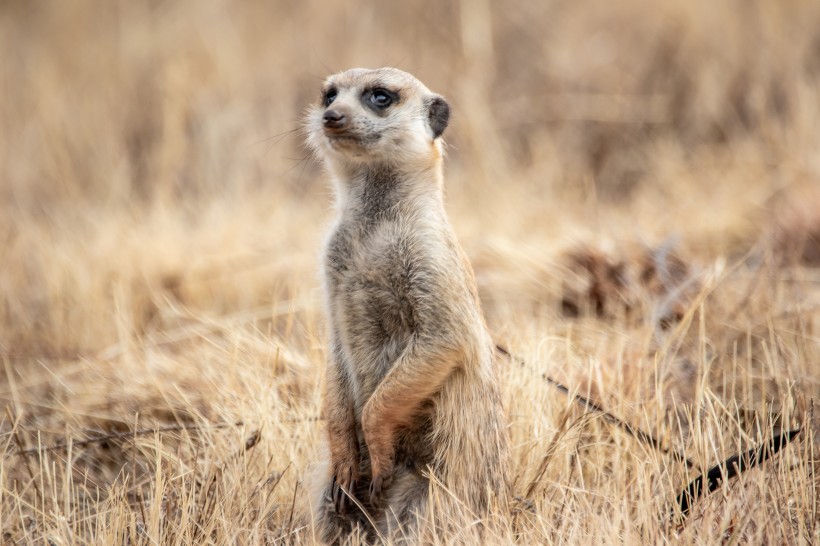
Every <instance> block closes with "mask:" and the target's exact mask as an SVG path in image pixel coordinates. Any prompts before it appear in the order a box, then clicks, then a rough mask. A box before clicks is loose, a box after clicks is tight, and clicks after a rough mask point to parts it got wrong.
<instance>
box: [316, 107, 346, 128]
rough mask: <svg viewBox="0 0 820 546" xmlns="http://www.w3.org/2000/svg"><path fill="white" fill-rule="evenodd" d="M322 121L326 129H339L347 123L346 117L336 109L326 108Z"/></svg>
mask: <svg viewBox="0 0 820 546" xmlns="http://www.w3.org/2000/svg"><path fill="white" fill-rule="evenodd" d="M322 122H323V123H324V125H325V127H327V128H328V129H341V128H342V127H344V126H345V125H347V117H346V116H345V115H344V114H342V113H341V112H337V111H336V110H328V111H327V112H325V115H324V116H322Z"/></svg>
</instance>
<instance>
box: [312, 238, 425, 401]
mask: <svg viewBox="0 0 820 546" xmlns="http://www.w3.org/2000/svg"><path fill="white" fill-rule="evenodd" d="M426 261H427V257H426V256H425V253H424V252H420V251H419V248H418V247H417V244H416V242H415V241H414V239H413V238H412V237H409V236H407V235H406V234H405V232H404V231H403V230H402V229H401V227H400V226H396V225H392V224H384V225H381V226H376V227H371V228H370V229H366V230H363V229H356V228H353V227H350V226H345V225H344V224H342V225H340V226H339V227H338V228H337V230H336V231H335V232H334V234H333V235H332V236H331V238H330V239H329V241H328V246H327V256H326V263H325V274H326V286H327V300H328V301H327V303H328V307H329V310H330V318H331V322H332V326H333V327H334V328H335V329H336V331H337V333H338V335H339V337H340V340H341V342H342V345H343V347H344V348H345V352H347V353H348V355H349V357H350V358H349V359H348V360H349V361H351V362H352V365H353V366H354V367H355V368H356V369H355V370H351V371H353V372H354V375H356V376H358V377H362V378H365V379H363V380H364V381H365V382H367V381H369V380H371V379H372V380H375V381H377V380H378V378H380V377H381V376H383V375H384V374H385V373H386V372H387V371H388V370H389V367H390V365H391V364H392V363H393V362H394V361H395V359H396V358H397V357H398V356H399V355H400V354H401V351H402V350H403V349H404V347H405V346H406V344H407V342H408V341H409V339H410V337H411V336H412V335H413V332H414V331H415V329H416V327H417V324H416V320H417V317H416V305H417V295H418V293H419V291H420V290H424V287H423V286H422V285H421V282H422V277H423V276H422V275H420V273H421V272H422V271H423V270H424V269H425V268H426V267H427V263H426ZM365 368H367V369H365ZM364 387H365V390H369V389H367V386H366V385H364Z"/></svg>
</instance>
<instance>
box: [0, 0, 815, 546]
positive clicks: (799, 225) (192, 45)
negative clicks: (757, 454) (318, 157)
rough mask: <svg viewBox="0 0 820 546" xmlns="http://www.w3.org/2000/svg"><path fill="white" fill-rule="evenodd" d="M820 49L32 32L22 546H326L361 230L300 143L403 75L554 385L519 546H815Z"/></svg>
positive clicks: (405, 31) (458, 208) (707, 17)
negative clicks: (346, 327)
mask: <svg viewBox="0 0 820 546" xmlns="http://www.w3.org/2000/svg"><path fill="white" fill-rule="evenodd" d="M818 28H820V4H818V3H817V2H814V1H811V0H789V1H786V2H784V1H777V0H761V1H759V2H753V3H749V2H745V1H740V0H732V1H727V2H724V3H719V4H715V3H714V2H710V1H708V0H691V1H683V0H673V1H670V2H665V3H651V2H644V1H639V0H625V1H621V2H605V1H603V0H592V1H591V2H569V3H546V2H529V3H524V4H521V3H518V2H512V1H506V0H504V1H501V2H493V3H490V2H489V1H488V0H482V1H467V0H463V1H462V2H460V3H458V2H456V3H446V2H437V3H431V2H423V1H421V0H407V1H404V2H400V3H390V4H386V3H370V2H364V1H356V2H346V3H341V2H339V3H334V4H333V5H331V4H330V3H320V2H318V1H315V0H314V1H306V2H301V3H293V2H284V1H274V2H237V3H223V2H217V1H215V0H201V1H196V2H195V1H192V0H189V1H181V2H107V3H104V4H101V3H98V2H90V1H76V2H50V3H33V2H27V1H25V0H17V1H10V2H5V3H3V5H2V6H0V52H2V53H0V97H2V100H0V165H2V170H0V263H1V264H2V265H1V266H0V362H2V370H3V371H2V372H0V377H1V378H2V380H0V397H2V405H3V406H4V407H5V411H4V412H3V413H2V416H0V440H1V441H2V448H3V455H2V457H3V458H2V463H0V535H2V540H3V542H4V543H9V544H43V543H48V544H88V543H94V544H126V543H128V544H137V543H139V544H155V543H161V544H180V545H183V544H227V543H238V544H251V543H253V544H258V543H276V542H287V543H294V544H303V543H308V544H310V543H313V542H314V535H313V533H312V531H311V529H310V525H309V520H308V519H307V518H306V517H305V515H304V514H305V510H306V507H307V499H306V497H305V495H303V492H304V491H305V489H306V483H307V480H308V477H309V474H310V467H311V465H312V464H313V463H314V462H315V461H317V460H318V459H319V458H320V456H321V455H320V454H321V443H322V441H323V428H322V423H321V419H320V415H319V400H320V393H321V384H322V370H323V361H324V354H325V335H324V331H323V320H324V319H323V316H322V308H321V296H320V293H319V280H318V274H317V270H318V260H317V256H318V253H319V248H320V245H321V240H322V236H323V233H324V230H325V226H326V225H327V222H328V221H329V216H330V213H329V210H330V199H331V198H330V195H329V191H328V190H327V185H326V180H325V177H324V175H323V174H322V173H321V171H320V169H319V168H318V166H317V164H316V163H315V162H314V161H313V160H311V159H307V158H306V157H305V154H306V152H305V151H304V149H303V147H302V145H301V137H300V135H299V134H298V130H297V129H298V126H299V125H298V119H299V117H300V115H301V111H302V110H303V108H304V107H305V106H306V105H307V104H308V103H309V102H311V101H313V100H315V99H316V98H317V96H318V91H317V90H318V85H319V82H320V81H321V79H322V78H323V77H324V76H325V75H326V74H327V73H329V72H331V71H336V70H340V69H344V68H348V67H350V66H382V65H395V66H398V67H400V68H404V69H406V70H408V71H410V72H413V73H414V74H416V75H417V76H418V77H419V78H420V79H422V80H423V81H425V82H426V83H427V84H428V85H429V86H430V87H431V88H432V89H434V90H436V91H439V92H442V93H444V94H445V95H446V96H447V97H448V98H449V99H450V101H451V103H452V106H453V109H454V118H453V123H452V126H451V127H450V129H449V130H448V133H447V135H446V136H447V141H448V145H449V152H448V156H449V157H448V159H447V164H446V170H447V188H448V208H449V210H450V214H451V217H452V220H453V223H454V225H455V226H456V229H457V231H458V232H459V235H460V237H461V240H462V243H463V245H464V246H465V249H466V250H467V252H468V254H469V255H470V257H471V259H472V260H473V263H474V266H475V269H476V273H477V276H478V279H479V282H480V290H481V296H482V300H483V302H484V306H485V312H486V315H487V319H488V322H489V324H490V327H491V329H492V330H493V333H494V335H495V337H496V339H497V341H499V342H500V343H502V344H504V345H505V346H507V347H508V348H509V349H510V350H511V351H512V352H513V353H515V354H516V355H519V356H520V357H521V358H523V360H524V361H525V362H526V365H524V366H519V365H514V364H511V363H507V362H503V361H502V364H501V365H503V366H504V369H505V385H504V393H505V398H506V400H507V403H508V409H509V414H510V421H511V434H512V437H513V440H514V446H515V469H514V474H515V476H516V484H515V490H516V491H515V492H516V494H517V495H520V496H527V500H528V501H530V502H531V503H532V506H533V508H532V510H525V511H524V512H523V513H521V514H519V516H518V517H517V518H516V521H515V526H514V527H513V528H512V529H511V530H510V531H509V533H508V534H506V535H503V536H497V537H490V538H491V539H492V541H493V542H499V543H507V542H512V541H517V542H519V543H521V544H529V543H566V544H575V543H584V544H597V543H601V544H609V543H612V542H624V543H649V544H655V543H659V542H667V541H675V542H682V543H692V544H716V543H724V542H725V543H732V544H734V543H753V544H761V543H816V542H817V541H818V540H820V526H819V525H818V507H817V500H816V497H817V492H818V478H817V475H816V471H817V469H818V464H817V449H818V443H817V440H816V432H817V417H815V414H814V411H813V409H814V407H813V399H814V398H816V396H817V394H818V388H819V386H820V326H819V325H818V320H819V319H820V269H818V266H820V257H818V256H820V243H819V242H818V240H820V212H818V211H820V189H819V188H820V154H819V153H818V150H820V131H818V127H820V62H818V59H820V33H818V30H817V29H818ZM543 373H547V374H549V375H551V376H553V377H555V378H556V379H558V380H560V381H561V382H563V383H564V384H566V385H569V386H571V387H572V388H573V389H576V390H577V392H578V393H580V394H583V395H585V396H590V397H592V398H593V399H595V400H596V401H598V402H599V403H601V404H602V405H603V406H605V407H606V408H607V409H608V410H609V411H611V412H613V413H615V414H617V415H619V416H621V417H623V418H624V419H626V420H627V421H629V422H630V423H632V424H633V425H635V426H639V427H641V428H642V429H644V430H646V431H650V432H652V433H653V434H655V435H656V436H658V437H659V438H661V439H662V441H663V442H664V443H665V445H667V446H669V447H671V448H674V449H678V450H683V451H685V452H686V454H687V455H688V457H689V458H691V459H692V460H693V461H694V462H695V464H696V467H697V468H695V469H687V468H686V466H685V465H684V464H682V463H681V462H679V461H676V460H675V459H674V458H671V457H668V456H665V455H663V454H661V453H659V452H658V451H656V450H654V449H652V448H650V447H647V446H646V445H643V444H641V443H639V442H637V441H636V440H635V439H634V438H632V437H630V436H629V435H627V434H625V433H623V432H622V431H620V430H619V429H618V428H617V427H613V426H612V425H609V424H607V423H606V422H605V421H604V420H603V419H602V418H601V417H600V416H599V415H596V414H594V413H589V412H587V411H584V410H583V408H580V407H579V406H577V405H576V404H574V403H573V402H572V400H570V399H568V398H567V397H566V396H564V395H563V394H561V393H560V392H558V391H556V390H555V389H553V388H551V387H550V386H549V385H548V384H546V383H545V382H544V381H542V379H541V375H542V374H543ZM798 425H803V426H804V427H805V428H804V431H803V434H802V435H801V436H800V437H799V438H798V439H797V440H796V441H795V442H794V443H793V444H792V445H790V446H789V447H788V448H786V449H785V450H784V451H783V452H782V453H781V454H779V455H778V456H776V457H774V458H773V459H772V460H770V461H768V462H766V463H765V464H763V465H762V466H761V467H759V468H757V469H754V470H752V471H749V472H747V473H744V474H743V475H742V476H740V478H739V479H737V480H735V481H733V482H731V483H730V484H725V485H724V486H723V487H722V488H721V489H720V490H719V491H718V492H716V493H715V494H713V495H711V496H710V497H708V498H707V499H705V500H703V501H701V502H699V503H697V505H696V506H695V508H694V510H693V514H692V516H691V517H690V518H689V520H688V521H687V523H686V525H685V526H683V527H680V528H675V527H670V526H669V525H667V519H666V517H665V516H666V514H667V511H668V510H669V508H670V506H671V504H672V503H673V501H674V497H675V495H676V494H677V493H678V492H680V490H681V489H682V488H683V487H684V486H685V485H686V484H687V483H688V481H689V480H690V479H692V478H693V477H694V476H695V475H696V474H697V473H699V472H700V471H701V470H702V469H703V468H706V467H708V466H711V465H712V464H715V463H717V462H718V461H720V460H723V459H725V458H726V457H728V456H729V455H731V454H733V453H736V452H738V451H741V450H745V449H749V448H750V447H752V446H754V445H758V444H760V442H762V441H763V439H764V438H765V437H766V436H768V435H770V434H771V431H772V430H773V429H778V428H781V427H790V428H793V427H796V426H798ZM151 431H156V432H151ZM99 436H108V439H107V440H99ZM88 439H91V440H92V441H90V442H84V440H88ZM49 447H55V449H48V448H49ZM20 450H34V452H33V453H27V454H19V453H18V451H20Z"/></svg>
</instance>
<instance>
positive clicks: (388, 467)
mask: <svg viewBox="0 0 820 546" xmlns="http://www.w3.org/2000/svg"><path fill="white" fill-rule="evenodd" d="M362 431H363V432H364V441H365V443H366V444H367V450H368V452H369V454H370V469H371V481H370V503H371V504H372V505H376V504H378V501H379V498H380V497H381V492H382V489H383V488H385V487H387V485H388V484H389V479H390V476H391V475H392V473H393V455H394V453H393V452H394V448H393V434H392V432H391V431H390V430H389V428H387V427H385V426H384V425H383V424H382V426H376V425H375V424H374V419H373V413H372V412H368V411H365V414H364V416H363V419H362Z"/></svg>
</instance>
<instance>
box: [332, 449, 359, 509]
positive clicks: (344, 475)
mask: <svg viewBox="0 0 820 546" xmlns="http://www.w3.org/2000/svg"><path fill="white" fill-rule="evenodd" d="M358 481H359V463H358V461H357V460H356V459H354V458H350V459H347V460H345V461H338V462H336V463H334V465H333V480H332V481H331V486H330V496H331V500H332V502H333V507H334V508H335V509H336V511H337V512H338V513H339V514H344V513H345V512H346V511H347V507H348V505H349V504H350V503H351V501H350V497H351V496H352V495H353V489H354V488H355V487H356V483H357V482H358Z"/></svg>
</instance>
